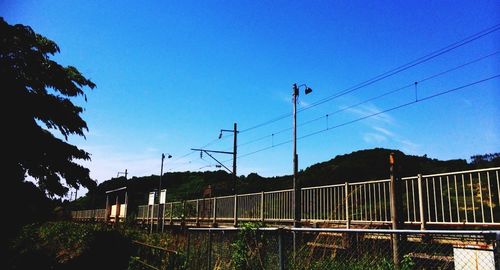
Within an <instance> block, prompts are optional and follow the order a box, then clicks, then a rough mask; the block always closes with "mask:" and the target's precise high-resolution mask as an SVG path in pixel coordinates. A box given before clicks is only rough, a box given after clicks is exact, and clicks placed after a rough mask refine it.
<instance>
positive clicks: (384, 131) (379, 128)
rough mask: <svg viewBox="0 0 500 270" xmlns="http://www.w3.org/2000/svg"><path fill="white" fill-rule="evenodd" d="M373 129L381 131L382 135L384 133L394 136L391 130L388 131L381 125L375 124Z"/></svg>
mask: <svg viewBox="0 0 500 270" xmlns="http://www.w3.org/2000/svg"><path fill="white" fill-rule="evenodd" d="M373 129H375V130H376V131H378V132H380V133H382V134H384V135H386V136H388V137H394V133H392V132H391V131H389V130H387V129H385V128H383V127H377V126H375V127H373Z"/></svg>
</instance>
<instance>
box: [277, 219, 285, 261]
mask: <svg viewBox="0 0 500 270" xmlns="http://www.w3.org/2000/svg"><path fill="white" fill-rule="evenodd" d="M278 256H279V269H280V270H284V269H285V254H284V252H283V229H282V228H279V229H278Z"/></svg>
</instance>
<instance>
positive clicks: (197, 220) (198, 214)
mask: <svg viewBox="0 0 500 270" xmlns="http://www.w3.org/2000/svg"><path fill="white" fill-rule="evenodd" d="M196 226H200V199H197V200H196Z"/></svg>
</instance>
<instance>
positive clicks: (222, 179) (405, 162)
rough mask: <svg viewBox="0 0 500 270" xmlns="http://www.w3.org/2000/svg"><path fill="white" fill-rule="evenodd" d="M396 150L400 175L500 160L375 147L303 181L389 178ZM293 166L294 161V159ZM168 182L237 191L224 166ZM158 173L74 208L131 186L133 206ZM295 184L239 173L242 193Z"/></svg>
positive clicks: (171, 188)
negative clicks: (438, 156)
mask: <svg viewBox="0 0 500 270" xmlns="http://www.w3.org/2000/svg"><path fill="white" fill-rule="evenodd" d="M391 152H392V153H394V154H395V158H396V162H397V164H398V165H397V166H398V169H399V172H400V175H401V176H411V175H417V174H418V173H421V174H429V173H440V172H449V171H457V170H466V169H475V168H483V167H494V166H500V153H496V154H486V155H476V156H473V157H471V159H472V161H471V162H470V163H468V162H467V161H466V160H465V159H453V160H437V159H432V158H428V157H427V156H426V155H424V156H412V155H405V154H404V153H403V152H401V151H399V150H391V149H382V148H375V149H370V150H361V151H356V152H352V153H350V154H345V155H339V156H336V157H335V158H333V159H331V160H329V161H325V162H321V163H317V164H314V165H312V166H310V167H308V168H306V169H305V170H303V171H300V172H299V179H300V181H301V183H302V186H304V187H307V186H319V185H328V184H337V183H344V182H346V181H347V182H354V181H361V180H372V179H385V178H388V177H389V154H390V153H391ZM290 167H292V166H291V164H290ZM162 179H163V187H164V188H167V189H168V196H167V200H168V201H172V200H182V199H190V198H200V197H202V194H203V190H204V189H205V188H206V187H207V186H208V185H211V187H212V196H220V195H228V194H232V193H233V191H232V188H233V181H232V180H231V175H229V174H228V173H226V172H225V171H215V172H211V171H206V172H189V171H188V172H173V173H166V174H164V175H163V177H162ZM158 184H159V176H158V175H151V176H144V177H133V178H131V179H128V180H127V179H125V177H119V178H113V179H111V180H108V181H105V182H103V183H101V184H100V185H99V186H98V187H97V188H96V189H95V190H92V191H90V192H89V193H88V194H87V195H86V196H85V197H83V198H80V199H78V200H77V201H75V202H74V205H73V206H74V207H75V208H81V209H84V208H87V209H88V208H102V207H104V203H105V191H106V190H112V189H115V188H119V187H123V186H126V187H127V189H128V192H129V203H130V204H131V206H134V205H138V204H145V203H146V201H147V194H148V193H149V192H150V191H152V190H155V189H158ZM291 187H292V176H291V175H286V176H279V177H261V176H259V175H257V174H255V173H251V174H249V175H248V176H240V177H239V178H238V193H240V194H241V193H249V192H258V191H263V190H264V191H268V190H277V189H285V188H291Z"/></svg>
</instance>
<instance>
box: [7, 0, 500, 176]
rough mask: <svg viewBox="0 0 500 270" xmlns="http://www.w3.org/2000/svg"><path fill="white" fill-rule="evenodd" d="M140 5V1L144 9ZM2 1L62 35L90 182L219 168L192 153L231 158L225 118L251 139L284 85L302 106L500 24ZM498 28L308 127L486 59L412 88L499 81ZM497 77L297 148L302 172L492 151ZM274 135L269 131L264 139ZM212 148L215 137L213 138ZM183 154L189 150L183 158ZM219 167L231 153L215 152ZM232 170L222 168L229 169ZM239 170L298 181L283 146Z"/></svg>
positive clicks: (429, 5)
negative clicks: (366, 158)
mask: <svg viewBox="0 0 500 270" xmlns="http://www.w3.org/2000/svg"><path fill="white" fill-rule="evenodd" d="M144 2H147V3H144ZM259 2H260V1H175V2H174V1H40V0H39V1H1V2H0V12H1V13H0V15H1V16H3V17H4V18H5V19H6V20H7V22H9V23H11V24H15V23H22V24H27V25H30V26H31V27H32V28H33V29H34V30H35V31H36V32H38V33H40V34H43V35H45V36H46V37H48V38H50V39H52V40H54V41H56V42H57V43H58V45H59V46H60V48H61V53H60V54H58V55H57V56H55V59H56V60H57V61H59V62H61V63H62V64H65V65H74V66H76V67H77V68H78V69H79V70H80V71H81V72H82V73H83V74H84V75H85V76H87V77H88V78H90V79H92V80H93V81H94V82H95V83H96V84H97V88H96V89H94V90H92V91H89V92H88V93H87V95H88V102H87V103H84V102H83V101H82V100H75V102H77V103H79V104H82V105H83V106H84V107H85V108H86V112H85V113H84V115H83V117H84V119H85V120H86V121H87V123H88V126H89V132H88V134H87V138H86V140H84V139H82V138H70V142H71V143H75V144H77V145H78V146H80V147H82V148H83V149H85V150H87V151H89V152H90V153H91V154H92V162H88V163H85V164H86V165H87V166H88V167H89V168H90V169H91V176H92V177H93V178H95V179H98V180H99V181H103V180H106V179H109V178H111V177H114V176H116V174H117V172H118V171H123V170H125V169H128V171H129V173H130V176H143V175H151V174H158V173H159V170H160V157H161V153H162V152H165V153H170V154H171V155H172V156H173V158H172V159H169V160H167V161H166V164H165V168H166V171H181V170H182V171H183V170H200V168H201V170H214V169H215V167H214V166H213V165H214V162H213V161H211V160H210V159H209V158H208V157H206V156H205V157H204V159H203V160H202V159H200V157H199V154H197V153H191V151H190V148H193V147H201V146H203V145H206V144H207V143H209V142H212V144H210V145H209V146H207V148H208V149H214V150H230V149H231V146H232V139H231V134H229V133H227V134H225V137H224V138H223V139H221V140H217V136H218V133H219V130H220V129H231V128H232V125H233V123H234V122H237V123H238V126H239V129H240V130H245V129H247V128H250V127H252V126H255V125H257V124H260V123H263V122H265V121H267V120H270V119H274V118H276V117H277V116H280V115H283V114H286V113H291V112H292V99H291V94H292V88H291V86H292V84H293V83H299V84H303V83H306V84H307V85H308V86H310V87H311V88H313V90H314V91H313V93H312V94H310V95H307V96H305V95H301V96H300V100H299V108H306V107H308V106H309V105H311V104H314V103H315V102H317V101H319V100H322V99H324V98H326V97H329V96H332V95H334V94H335V93H338V92H339V91H342V90H345V89H347V88H349V87H351V86H353V85H356V84H358V83H360V82H363V81H365V80H367V79H370V78H372V77H374V76H377V75H379V74H382V73H384V72H386V71H388V70H391V69H393V68H395V67H398V66H400V65H403V64H405V63H408V62H410V61H412V60H415V59H418V58H419V57H422V56H424V55H426V54H428V53H430V52H433V51H436V50H438V49H441V48H443V47H446V46H447V45H449V44H452V43H454V42H457V41H459V40H462V39H464V38H466V37H468V36H470V35H473V34H474V33H477V32H479V31H481V30H484V29H486V28H489V27H491V26H494V25H497V24H499V23H500V12H498V11H499V10H500V3H499V2H498V1H398V2H394V1H273V2H271V3H264V2H260V3H259ZM499 50H500V31H495V32H493V33H492V34H489V35H486V36H484V37H482V38H480V39H478V40H476V41H474V42H471V43H469V44H466V45H464V46H461V47H459V48H457V49H454V50H452V51H450V52H448V53H445V54H443V55H441V56H439V57H436V58H434V59H432V60H430V61H427V62H425V63H423V64H420V65H417V66H415V67H413V68H411V69H408V70H406V71H404V72H401V73H399V74H397V75H395V76H391V77H389V78H387V79H384V80H381V81H379V82H377V83H374V84H372V85H370V86H368V87H364V88H361V89H359V90H357V91H354V92H352V93H350V94H347V95H344V96H342V97H339V98H336V99H333V100H331V101H329V102H325V103H324V104H321V105H318V106H315V107H312V108H309V109H306V110H304V111H302V112H300V113H299V114H298V120H297V121H298V123H299V124H300V123H303V122H305V121H308V120H311V119H315V118H318V117H321V116H325V115H326V114H329V113H332V112H336V111H338V110H339V109H342V108H345V107H348V106H351V105H353V104H357V103H360V102H363V101H364V100H367V99H369V98H371V97H374V96H377V95H380V94H382V93H385V92H387V91H390V90H393V89H397V88H398V87H401V86H404V85H408V84H411V83H413V82H415V81H420V80H422V79H424V78H426V77H429V76H432V75H435V74H438V73H440V72H442V71H445V70H448V69H452V68H454V67H457V66H460V65H462V64H465V63H468V62H470V61H473V60H475V59H478V58H481V57H484V56H486V55H490V54H493V55H492V56H489V57H487V58H484V59H483V60H480V61H477V62H475V63H473V64H469V65H466V66H464V67H463V68H459V69H457V70H455V71H452V72H449V73H446V74H444V75H441V76H438V77H436V78H433V79H429V80H427V81H425V82H421V83H419V84H418V88H417V90H418V96H419V97H420V98H424V97H426V96H429V95H432V94H436V93H438V92H441V91H445V90H448V89H452V88H455V87H459V86H462V85H465V84H469V83H471V82H475V81H478V80H481V79H484V78H488V77H491V76H495V75H499V74H500V64H499V63H500V61H499V60H500V53H498V51H499ZM499 87H500V79H499V78H496V79H492V80H489V81H486V82H483V83H479V84H476V85H474V86H471V87H468V88H464V89H462V90H460V91H456V92H453V93H449V94H446V95H443V96H439V97H436V98H433V99H430V100H427V101H425V102H419V103H417V104H413V105H410V106H407V107H404V108H401V109H398V110H394V111H391V112H388V113H382V114H379V115H377V116H376V117H371V118H368V119H365V120H363V121H359V122H355V123H352V124H348V125H345V126H341V127H338V128H333V129H330V130H328V131H326V132H322V133H320V134H318V135H315V136H310V137H307V138H304V139H302V140H299V141H298V153H299V157H300V158H299V159H300V164H299V168H300V169H304V168H306V167H307V166H310V165H312V164H314V163H317V162H321V161H326V160H329V159H331V158H333V157H334V156H336V155H339V154H345V153H350V152H352V151H356V150H360V149H366V148H374V147H386V148H397V149H400V150H402V151H404V152H405V153H407V154H414V155H424V154H427V155H428V156H430V157H433V158H439V159H452V158H468V157H470V156H471V155H473V154H479V153H487V152H498V151H500V137H499V134H500V121H499V115H500V108H499V107H500V106H499V105H498V104H500V103H499V101H500V89H499ZM414 99H415V93H414V88H413V87H410V88H408V89H405V90H402V91H399V92H397V93H395V94H391V95H389V96H387V97H384V98H380V99H377V100H373V101H371V102H367V103H364V104H362V105H360V106H357V107H353V108H350V109H347V110H344V111H342V112H339V113H335V114H331V115H329V116H328V119H326V117H324V118H321V119H319V120H318V121H314V122H311V123H310V124H307V125H303V126H300V127H299V129H298V136H299V137H300V136H303V135H306V134H310V133H312V132H315V131H318V130H322V129H325V128H326V127H327V125H328V127H333V126H337V125H339V124H342V123H346V122H349V121H352V120H354V119H357V118H360V117H363V116H366V115H368V114H372V113H377V112H380V111H383V110H385V109H387V108H391V107H394V106H397V105H399V104H403V103H406V102H410V101H412V100H414ZM291 125H292V118H291V117H287V118H284V119H282V120H280V121H276V122H273V123H272V124H269V125H265V126H263V127H261V128H256V129H252V130H249V131H246V132H242V133H240V134H239V142H240V143H241V144H245V143H246V142H250V141H253V140H255V139H257V138H261V137H265V136H267V135H269V136H268V137H265V138H264V139H262V140H259V141H257V142H254V143H251V144H246V145H242V146H240V147H239V153H240V154H241V155H245V154H247V153H250V152H254V151H256V150H259V149H263V148H266V147H269V146H272V145H276V144H280V143H281V142H285V141H288V140H290V139H291V138H292V137H291V136H292V133H291V130H287V131H285V132H281V133H278V131H280V130H283V129H286V128H289V127H291ZM273 133H276V134H275V135H273V136H272V135H271V134H273ZM214 140H215V141H214ZM189 153H191V154H189ZM217 157H218V158H220V159H221V160H224V161H227V160H229V159H230V156H224V155H218V156H217ZM230 164H231V161H228V162H227V165H228V166H229V165H230ZM238 168H239V169H238V174H248V173H250V172H257V173H259V174H261V175H264V176H274V175H283V174H291V173H292V145H291V144H290V143H287V144H283V145H280V146H276V147H273V148H270V149H268V150H265V151H261V152H258V153H255V154H252V155H248V156H245V157H242V158H241V159H239V161H238Z"/></svg>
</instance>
